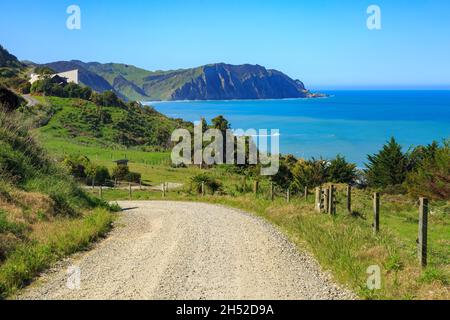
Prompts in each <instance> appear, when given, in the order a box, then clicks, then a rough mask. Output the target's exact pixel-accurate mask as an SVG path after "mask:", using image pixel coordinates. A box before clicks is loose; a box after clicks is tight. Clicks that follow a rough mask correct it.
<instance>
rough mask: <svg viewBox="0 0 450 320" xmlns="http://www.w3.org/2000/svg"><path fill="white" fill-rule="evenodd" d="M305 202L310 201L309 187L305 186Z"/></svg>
mask: <svg viewBox="0 0 450 320" xmlns="http://www.w3.org/2000/svg"><path fill="white" fill-rule="evenodd" d="M304 195H305V200H308V186H305V193H304Z"/></svg>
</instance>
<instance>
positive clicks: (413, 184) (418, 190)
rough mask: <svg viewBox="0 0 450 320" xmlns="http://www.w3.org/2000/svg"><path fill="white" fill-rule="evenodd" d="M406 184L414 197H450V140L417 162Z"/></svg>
mask: <svg viewBox="0 0 450 320" xmlns="http://www.w3.org/2000/svg"><path fill="white" fill-rule="evenodd" d="M405 186H406V188H407V190H408V192H409V193H410V194H411V195H412V196H414V197H418V196H422V197H428V198H431V199H442V200H449V199H450V140H447V141H445V142H444V145H443V146H442V147H441V148H439V147H438V148H437V149H436V150H435V151H434V152H433V153H430V154H428V155H427V156H425V157H424V158H423V160H422V161H421V162H419V163H418V164H417V167H416V168H415V170H413V171H412V172H410V173H409V174H408V176H407V179H406V182H405Z"/></svg>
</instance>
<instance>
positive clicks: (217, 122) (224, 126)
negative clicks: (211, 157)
mask: <svg viewBox="0 0 450 320" xmlns="http://www.w3.org/2000/svg"><path fill="white" fill-rule="evenodd" d="M211 122H212V127H213V128H214V129H218V130H220V132H221V133H222V138H223V149H222V161H223V163H226V158H227V155H226V152H227V151H226V150H227V149H226V143H225V141H226V137H227V136H226V132H227V130H228V129H230V123H229V122H228V120H227V119H225V118H224V117H223V116H221V115H220V116H217V117H215V118H214V119H212V120H211Z"/></svg>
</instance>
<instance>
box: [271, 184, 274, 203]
mask: <svg viewBox="0 0 450 320" xmlns="http://www.w3.org/2000/svg"><path fill="white" fill-rule="evenodd" d="M273 199H274V194H273V182H270V201H273Z"/></svg>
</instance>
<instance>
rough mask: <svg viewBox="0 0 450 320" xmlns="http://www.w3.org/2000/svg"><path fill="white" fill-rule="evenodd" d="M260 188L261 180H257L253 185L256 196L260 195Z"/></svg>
mask: <svg viewBox="0 0 450 320" xmlns="http://www.w3.org/2000/svg"><path fill="white" fill-rule="evenodd" d="M258 189H259V181H255V184H254V186H253V192H254V193H255V196H256V195H258Z"/></svg>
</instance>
